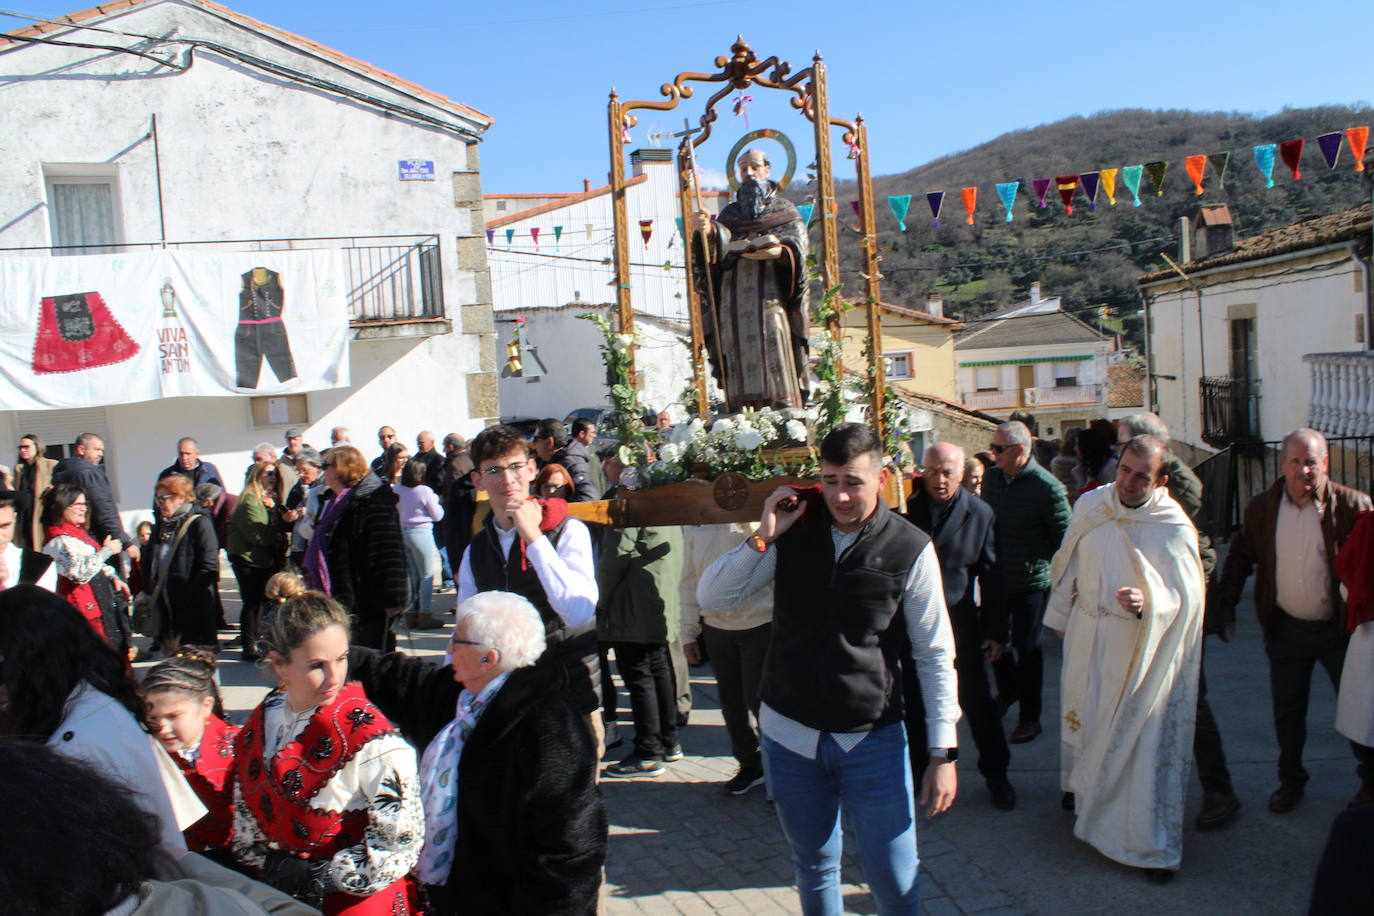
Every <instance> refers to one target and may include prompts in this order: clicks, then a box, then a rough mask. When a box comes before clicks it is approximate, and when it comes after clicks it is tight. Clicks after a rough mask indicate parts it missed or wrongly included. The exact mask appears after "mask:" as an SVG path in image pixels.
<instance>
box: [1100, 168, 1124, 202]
mask: <svg viewBox="0 0 1374 916" xmlns="http://www.w3.org/2000/svg"><path fill="white" fill-rule="evenodd" d="M1119 171H1121V169H1103V170H1102V172H1101V175H1102V190H1103V191H1105V192H1106V193H1107V200H1108V201H1109V202H1110V203H1111V205H1112V206H1113V207H1115V206H1116V173H1117V172H1119Z"/></svg>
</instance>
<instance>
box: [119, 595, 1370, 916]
mask: <svg viewBox="0 0 1374 916" xmlns="http://www.w3.org/2000/svg"><path fill="white" fill-rule="evenodd" d="M223 587H224V591H225V597H226V598H227V599H232V598H234V597H236V596H235V595H234V593H233V587H234V583H233V577H232V576H227V577H226V578H225V579H224V582H223ZM453 601H454V599H453V596H452V595H439V596H435V604H436V608H435V613H436V614H440V615H444V614H445V612H446V611H447V610H448V609H450V608H451V607H452V606H453ZM230 607H231V608H232V609H233V610H231V615H230V616H231V619H233V617H234V615H235V613H236V609H237V604H236V602H231V603H230ZM1241 617H1242V628H1241V633H1240V635H1239V636H1238V638H1237V639H1236V640H1235V641H1233V642H1231V643H1230V644H1222V643H1219V642H1217V641H1216V640H1215V639H1209V640H1208V656H1207V666H1208V669H1207V670H1208V674H1209V678H1208V681H1209V687H1210V689H1211V698H1212V704H1213V710H1214V712H1215V714H1216V716H1217V719H1218V721H1219V722H1220V724H1221V729H1222V734H1223V738H1224V740H1225V745H1226V751H1227V754H1228V757H1229V760H1230V763H1231V770H1232V776H1233V779H1234V780H1235V784H1236V791H1237V792H1238V793H1239V794H1240V796H1241V798H1242V800H1243V802H1244V805H1245V807H1244V808H1243V809H1242V810H1241V812H1240V814H1239V815H1238V816H1237V818H1236V819H1235V820H1234V821H1233V822H1232V823H1231V824H1230V825H1229V826H1227V827H1226V828H1224V829H1222V830H1220V831H1215V832H1210V833H1199V832H1197V831H1194V830H1193V829H1192V826H1191V820H1192V818H1193V817H1194V816H1195V815H1196V812H1197V808H1198V805H1199V804H1200V802H1201V796H1202V790H1201V788H1200V786H1198V785H1197V781H1196V777H1194V779H1193V790H1192V792H1191V794H1190V798H1189V809H1188V818H1189V821H1188V827H1187V831H1186V834H1185V842H1184V861H1183V870H1182V871H1181V872H1180V873H1179V875H1178V877H1177V878H1176V879H1175V880H1174V881H1173V882H1172V883H1171V884H1168V885H1165V886H1157V885H1154V884H1150V883H1148V882H1147V881H1146V880H1145V879H1144V878H1143V877H1142V876H1141V875H1140V874H1139V873H1138V872H1136V871H1135V870H1133V869H1129V868H1125V867H1123V866H1120V865H1117V864H1115V863H1113V862H1111V861H1109V860H1107V859H1105V858H1103V857H1102V856H1100V855H1098V854H1097V853H1096V852H1095V851H1094V850H1093V849H1092V848H1091V847H1089V846H1087V845H1086V844H1084V843H1082V842H1080V841H1078V840H1075V839H1074V837H1073V819H1072V816H1071V815H1069V814H1067V813H1065V812H1064V811H1062V810H1061V809H1060V807H1059V797H1060V790H1059V785H1058V776H1059V772H1058V754H1059V748H1058V727H1057V723H1053V722H1050V721H1046V722H1045V726H1046V731H1045V733H1044V734H1043V735H1042V736H1041V737H1039V738H1037V739H1036V740H1035V741H1034V742H1032V743H1030V744H1028V745H1020V746H1013V748H1012V772H1011V779H1012V782H1013V783H1014V784H1015V786H1016V789H1017V793H1018V795H1019V799H1020V801H1019V804H1018V806H1017V808H1016V810H1015V811H1013V812H1010V813H1004V812H999V811H997V810H995V809H993V808H992V806H991V805H990V804H989V803H988V800H987V793H986V791H985V789H984V788H983V785H982V780H981V779H980V778H979V776H978V773H977V770H976V768H975V767H976V751H975V750H974V749H973V744H972V741H971V739H970V738H969V736H968V734H967V731H966V730H963V729H961V741H960V745H961V748H962V750H963V756H962V757H961V759H960V761H959V764H958V767H959V779H960V796H959V799H958V801H957V802H956V803H955V806H954V808H953V809H952V810H951V811H950V812H949V813H947V814H945V815H943V816H941V817H940V818H938V819H937V820H936V821H934V822H933V823H925V822H923V823H922V824H921V827H920V838H919V846H920V852H921V869H922V875H921V885H922V896H923V906H922V909H923V912H925V913H927V914H931V916H946V914H960V913H987V914H1011V913H1026V914H1060V913H1098V912H1107V911H1111V912H1113V913H1119V914H1136V913H1139V914H1150V916H1154V914H1156V913H1158V912H1160V911H1166V912H1167V911H1173V912H1186V913H1189V914H1232V913H1255V912H1265V913H1300V912H1305V909H1306V901H1307V896H1308V892H1309V886H1310V881H1311V876H1312V874H1313V871H1314V869H1315V866H1316V861H1317V858H1318V857H1319V855H1320V852H1321V847H1322V844H1323V842H1324V841H1325V836H1326V831H1327V828H1328V827H1329V825H1330V822H1331V819H1332V818H1333V817H1334V816H1335V815H1336V813H1337V812H1338V811H1340V810H1341V809H1342V807H1343V806H1344V805H1345V802H1346V800H1347V799H1348V798H1349V797H1350V796H1351V795H1352V794H1353V793H1354V791H1355V789H1356V788H1357V780H1356V777H1355V774H1354V760H1353V758H1352V757H1351V755H1350V750H1349V746H1348V745H1347V744H1346V743H1345V741H1344V740H1343V739H1341V738H1340V737H1339V736H1338V735H1336V733H1335V731H1334V730H1333V729H1332V727H1331V722H1332V720H1333V717H1334V715H1335V693H1334V691H1333V690H1332V688H1331V686H1330V684H1329V683H1328V682H1326V681H1325V680H1324V679H1323V680H1317V681H1316V682H1315V683H1314V688H1313V701H1312V711H1311V714H1310V716H1309V723H1310V727H1309V731H1310V734H1309V739H1308V753H1307V759H1306V764H1307V767H1308V769H1309V770H1310V771H1311V773H1312V781H1311V783H1310V784H1309V786H1308V792H1307V797H1306V799H1305V800H1304V801H1303V802H1302V804H1301V805H1300V806H1299V807H1298V808H1297V810H1296V811H1294V812H1292V813H1291V814H1288V815H1283V816H1280V815H1274V814H1270V813H1269V811H1268V810H1267V808H1266V804H1265V803H1266V799H1267V797H1268V794H1269V793H1270V792H1271V791H1272V790H1273V789H1274V787H1275V785H1276V783H1275V781H1274V780H1275V775H1274V766H1275V759H1276V755H1277V749H1276V746H1275V744H1274V739H1273V729H1272V724H1271V720H1270V706H1269V697H1268V678H1267V673H1266V665H1265V660H1264V653H1263V648H1262V646H1261V643H1260V640H1259V637H1258V632H1257V630H1258V627H1257V625H1256V624H1255V623H1254V618H1253V610H1252V609H1250V608H1249V607H1248V606H1247V607H1243V608H1242V614H1241ZM445 619H451V618H448V617H447V616H445ZM1051 638H1053V637H1051ZM445 639H446V635H445V634H441V633H439V632H438V631H433V632H428V633H423V634H419V633H417V634H415V636H414V637H413V638H412V639H411V640H402V642H403V644H405V647H406V648H407V650H408V651H415V652H417V653H420V654H439V653H441V652H442V647H443V643H444V640H445ZM223 658H224V659H225V662H224V664H223V665H222V668H221V670H222V675H223V680H224V683H225V685H226V691H225V693H226V705H227V706H228V707H229V708H230V713H231V717H233V718H235V719H237V720H239V721H241V720H242V719H243V717H244V715H245V714H246V712H247V711H248V710H249V709H251V707H252V706H253V705H254V704H255V703H256V702H257V700H258V698H260V697H261V695H262V694H263V693H264V692H265V690H266V686H267V683H268V677H267V676H266V675H265V674H263V673H262V672H259V671H258V670H256V669H255V668H253V667H252V666H249V665H246V664H244V663H241V662H239V661H238V660H237V659H238V653H237V650H233V651H227V652H225V653H223ZM140 667H142V666H140ZM1058 670H1059V653H1058V649H1057V647H1051V650H1050V652H1049V653H1048V657H1047V659H1046V672H1047V677H1048V679H1049V683H1048V684H1047V690H1048V693H1047V697H1046V704H1045V705H1046V711H1047V713H1049V712H1051V711H1053V710H1054V709H1056V708H1057V692H1056V681H1057V675H1058ZM692 688H693V695H694V700H695V707H696V708H695V709H694V711H693V713H692V721H691V724H690V725H689V726H688V728H687V730H686V731H685V732H684V734H683V738H682V743H683V746H684V748H685V750H686V752H687V755H688V756H687V757H686V759H684V760H683V761H681V762H680V763H677V764H673V765H672V766H671V768H670V772H669V773H668V775H666V776H663V777H660V778H657V779H642V780H625V781H615V780H607V781H605V782H603V784H602V785H603V791H604V794H605V798H606V804H607V808H608V810H609V812H610V818H611V825H612V826H611V846H610V857H609V861H608V863H607V868H606V876H607V883H608V887H607V911H608V912H609V913H610V914H637V913H644V914H651V913H652V914H665V913H666V914H671V913H689V914H690V913H725V914H745V913H748V914H764V913H794V912H796V911H797V905H796V894H795V891H793V890H792V888H791V880H792V879H791V868H790V865H789V861H788V857H787V852H786V849H785V846H784V844H783V842H782V838H781V835H780V832H779V830H778V826H777V821H776V818H775V816H774V814H773V811H772V807H771V805H770V804H769V803H768V801H767V800H766V798H765V796H764V793H763V791H762V789H755V790H754V791H753V792H752V793H750V794H749V795H748V796H745V797H744V798H735V797H731V796H728V795H725V794H724V793H723V792H722V791H721V789H720V784H721V783H722V782H723V781H724V780H725V779H728V778H729V777H730V776H731V775H732V774H733V773H734V761H733V759H731V758H730V757H729V756H728V741H727V738H726V734H725V728H724V725H723V722H722V720H721V718H720V712H719V706H718V704H717V701H716V693H715V681H714V678H713V677H712V676H711V674H710V669H709V666H703V667H700V668H697V669H694V670H693V673H692ZM619 705H620V715H621V721H622V723H623V724H622V726H621V730H622V733H623V734H624V736H625V737H626V739H627V740H626V747H627V746H628V743H629V742H628V739H629V737H630V725H629V721H630V715H629V704H628V699H627V697H626V695H625V694H624V692H623V691H622V692H621V694H620V704H619ZM1013 719H1014V711H1013V713H1011V714H1009V715H1008V719H1007V723H1008V727H1010V726H1011V725H1012V724H1014V723H1013ZM623 750H624V747H622V749H621V750H620V751H615V752H612V755H613V756H614V755H616V754H618V753H621V752H623ZM845 880H846V885H845V888H844V895H845V903H846V909H847V910H849V911H850V912H854V913H872V912H875V909H874V906H873V903H872V900H871V898H870V897H869V896H868V894H867V893H866V890H865V888H864V886H863V884H862V879H861V875H860V874H859V871H858V869H857V867H856V864H855V862H854V861H853V860H852V857H851V858H850V860H849V861H848V862H847V867H846V870H845Z"/></svg>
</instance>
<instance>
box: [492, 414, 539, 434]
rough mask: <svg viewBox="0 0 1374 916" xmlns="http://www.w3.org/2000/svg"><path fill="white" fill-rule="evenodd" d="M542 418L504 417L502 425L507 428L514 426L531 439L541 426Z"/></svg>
mask: <svg viewBox="0 0 1374 916" xmlns="http://www.w3.org/2000/svg"><path fill="white" fill-rule="evenodd" d="M540 419H541V418H540V417H502V418H501V423H503V424H505V425H506V426H513V427H515V428H516V429H518V430H520V432H522V433H524V434H525V438H527V439H529V438H531V437H533V436H534V430H535V427H537V426H538V425H539V420H540Z"/></svg>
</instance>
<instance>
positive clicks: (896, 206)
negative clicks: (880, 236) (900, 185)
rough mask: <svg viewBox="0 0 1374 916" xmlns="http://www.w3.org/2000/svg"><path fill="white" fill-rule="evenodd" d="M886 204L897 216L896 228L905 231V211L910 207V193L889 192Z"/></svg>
mask: <svg viewBox="0 0 1374 916" xmlns="http://www.w3.org/2000/svg"><path fill="white" fill-rule="evenodd" d="M887 205H888V206H889V207H891V208H892V215H893V216H895V217H897V228H898V229H900V230H901V231H903V232H906V211H907V210H910V209H911V195H910V194H889V195H888V197H887Z"/></svg>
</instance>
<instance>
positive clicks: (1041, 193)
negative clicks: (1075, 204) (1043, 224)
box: [1031, 178, 1054, 210]
mask: <svg viewBox="0 0 1374 916" xmlns="http://www.w3.org/2000/svg"><path fill="white" fill-rule="evenodd" d="M1053 183H1054V182H1052V181H1050V180H1049V179H1048V178H1037V179H1035V180H1034V181H1032V182H1031V185H1032V186H1034V188H1035V199H1036V200H1038V201H1040V209H1041V210H1043V209H1045V195H1046V194H1048V193H1049V191H1050V185H1051V184H1053Z"/></svg>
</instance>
